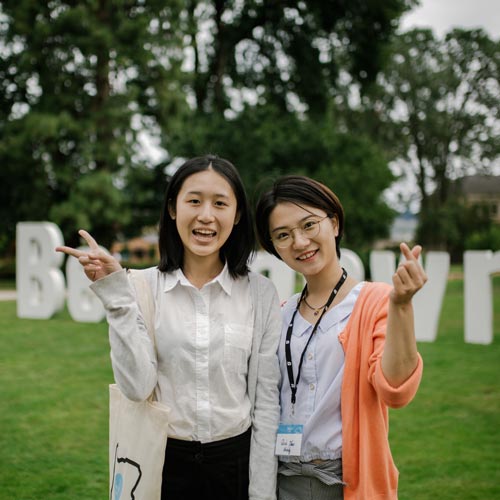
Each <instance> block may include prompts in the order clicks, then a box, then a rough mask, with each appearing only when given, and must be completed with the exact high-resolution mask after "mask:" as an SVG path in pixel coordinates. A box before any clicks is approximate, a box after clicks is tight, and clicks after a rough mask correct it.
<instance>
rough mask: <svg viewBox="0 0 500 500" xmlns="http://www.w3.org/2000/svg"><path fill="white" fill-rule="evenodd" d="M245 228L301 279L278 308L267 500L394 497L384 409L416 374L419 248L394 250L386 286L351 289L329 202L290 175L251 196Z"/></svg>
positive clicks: (402, 397)
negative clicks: (273, 499) (277, 412)
mask: <svg viewBox="0 0 500 500" xmlns="http://www.w3.org/2000/svg"><path fill="white" fill-rule="evenodd" d="M256 226H257V233H258V237H259V240H260V243H261V245H262V247H263V248H264V249H265V250H267V251H268V252H270V253H271V254H273V255H275V256H276V257H278V258H279V259H282V260H283V261H284V262H285V263H286V264H287V265H288V266H289V267H291V268H292V269H293V270H295V271H296V272H298V273H301V274H302V275H303V276H304V278H305V280H306V286H305V287H304V289H303V290H302V292H301V293H298V294H296V295H294V296H293V297H291V298H290V299H289V300H288V301H287V302H286V303H285V305H284V306H283V308H282V315H283V327H282V334H281V341H280V345H279V350H278V354H279V359H280V368H281V378H282V382H281V417H280V421H281V425H280V429H279V433H278V439H277V444H276V452H277V454H278V455H279V460H280V464H279V474H278V486H279V498H280V499H282V500H308V499H315V500H317V499H325V500H327V499H328V500H333V499H342V498H344V499H346V500H351V499H356V500H370V499H373V500H375V499H377V500H382V499H384V500H390V499H396V498H397V484H398V471H397V469H396V467H395V465H394V463H393V460H392V456H391V452H390V448H389V442H388V407H392V408H399V407H401V406H404V405H406V404H407V403H409V402H410V401H411V399H412V398H413V396H414V395H415V393H416V391H417V388H418V386H419V383H420V379H421V375H422V359H421V357H420V355H419V354H418V352H417V346H416V341H415V334H414V320H413V309H412V297H413V296H414V294H415V293H416V292H417V291H418V290H419V289H420V288H421V287H422V286H423V285H424V283H425V282H426V280H427V278H426V275H425V273H424V270H423V269H422V267H421V265H420V264H419V262H418V257H419V255H420V252H421V247H419V246H416V247H414V248H413V249H412V250H410V249H409V247H408V246H407V245H406V244H401V251H402V253H403V255H404V257H405V258H406V260H405V262H404V263H402V264H400V265H399V267H398V268H397V270H396V272H395V274H394V276H393V286H392V287H391V286H390V285H387V284H384V283H368V282H357V281H356V280H355V279H354V278H353V277H352V276H349V275H348V274H347V272H346V271H345V270H344V269H343V268H342V267H341V265H340V261H339V259H340V247H339V245H340V241H341V238H342V234H343V231H344V213H343V209H342V205H341V203H340V201H339V199H338V198H337V196H336V195H335V194H334V193H333V192H332V191H331V190H330V189H328V188H327V187H326V186H324V185H323V184H321V183H319V182H316V181H314V180H312V179H309V178H307V177H302V176H287V177H283V178H281V179H279V180H278V181H276V182H275V184H274V185H273V187H272V189H270V190H269V191H267V192H266V193H264V194H263V195H262V196H261V197H260V200H259V201H258V204H257V207H256Z"/></svg>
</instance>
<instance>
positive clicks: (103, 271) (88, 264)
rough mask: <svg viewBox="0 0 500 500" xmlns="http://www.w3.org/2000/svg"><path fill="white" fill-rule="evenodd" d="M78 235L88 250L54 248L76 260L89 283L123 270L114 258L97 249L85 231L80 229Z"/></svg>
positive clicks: (96, 245)
mask: <svg viewBox="0 0 500 500" xmlns="http://www.w3.org/2000/svg"><path fill="white" fill-rule="evenodd" d="M78 234H79V235H80V236H81V237H82V238H83V239H84V240H85V241H86V242H87V244H88V246H89V248H90V250H88V251H83V250H77V249H76V248H71V247H67V246H61V247H56V252H63V253H65V254H67V255H71V256H72V257H75V258H77V259H78V262H79V263H80V264H81V265H82V267H83V270H84V271H85V274H86V275H87V278H88V279H89V280H90V281H96V280H98V279H100V278H104V277H105V276H107V275H108V274H111V273H114V272H116V271H120V270H121V269H123V268H122V266H121V265H120V263H119V262H118V261H117V260H116V259H115V258H114V257H112V256H111V255H109V254H108V253H106V252H105V251H104V250H102V249H101V248H100V247H99V245H98V244H97V241H96V240H94V238H92V236H90V234H89V233H87V231H85V230H83V229H80V231H78Z"/></svg>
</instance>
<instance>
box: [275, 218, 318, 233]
mask: <svg viewBox="0 0 500 500" xmlns="http://www.w3.org/2000/svg"><path fill="white" fill-rule="evenodd" d="M311 217H321V215H317V214H310V215H306V216H305V217H303V218H302V219H300V220H299V224H300V223H301V222H304V221H306V220H307V219H310V218H311ZM283 229H289V227H288V226H279V227H275V228H274V229H273V230H272V231H271V234H272V233H275V232H276V231H282V230H283Z"/></svg>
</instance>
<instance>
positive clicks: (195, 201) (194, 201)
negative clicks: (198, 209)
mask: <svg viewBox="0 0 500 500" xmlns="http://www.w3.org/2000/svg"><path fill="white" fill-rule="evenodd" d="M187 202H188V203H189V204H190V205H198V204H199V203H200V200H199V199H198V198H191V199H190V200H187Z"/></svg>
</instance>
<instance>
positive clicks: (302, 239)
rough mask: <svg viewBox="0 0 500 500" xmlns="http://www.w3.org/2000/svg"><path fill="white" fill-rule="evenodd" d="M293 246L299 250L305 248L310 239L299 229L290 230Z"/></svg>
mask: <svg viewBox="0 0 500 500" xmlns="http://www.w3.org/2000/svg"><path fill="white" fill-rule="evenodd" d="M292 238H293V248H295V249H297V250H299V249H301V248H306V247H307V246H308V245H309V243H310V242H311V240H310V239H309V238H308V237H307V236H306V235H305V234H304V233H303V232H302V231H301V230H300V229H299V228H296V229H294V230H293V231H292Z"/></svg>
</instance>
